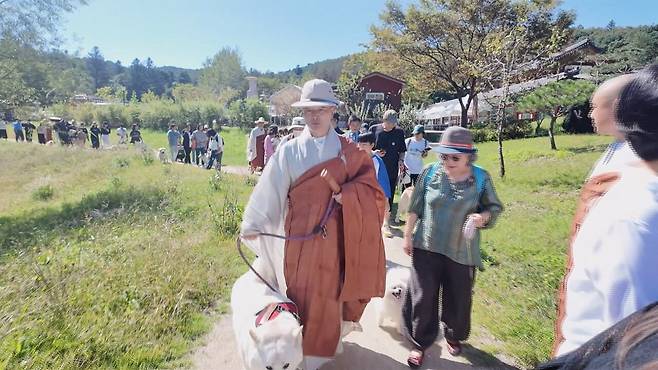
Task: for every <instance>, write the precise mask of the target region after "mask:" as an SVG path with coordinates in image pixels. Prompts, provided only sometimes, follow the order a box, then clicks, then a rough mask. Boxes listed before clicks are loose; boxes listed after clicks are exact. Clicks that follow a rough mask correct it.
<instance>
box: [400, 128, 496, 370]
mask: <svg viewBox="0 0 658 370" xmlns="http://www.w3.org/2000/svg"><path fill="white" fill-rule="evenodd" d="M433 151H436V152H438V154H439V161H437V162H435V163H433V164H430V165H428V166H427V167H426V168H425V169H424V170H423V171H422V172H421V173H420V176H419V177H418V182H417V183H416V187H415V188H414V192H413V194H412V196H411V201H410V205H409V213H408V220H407V224H406V227H405V232H404V244H403V245H404V252H405V253H406V254H408V255H410V256H413V258H412V266H411V276H410V279H409V286H408V288H407V294H406V297H405V301H404V304H403V308H402V313H403V326H404V329H405V332H406V335H407V338H408V339H409V341H410V342H411V343H412V345H413V347H414V348H413V350H412V351H411V353H410V354H409V357H408V359H407V362H408V364H409V366H410V367H412V368H417V367H420V366H421V365H422V362H423V356H424V351H425V349H427V348H428V347H430V346H431V345H432V344H434V342H435V341H436V338H437V335H438V333H439V327H440V322H443V323H444V326H445V333H444V336H445V338H446V341H447V348H448V352H449V353H450V354H451V355H453V356H457V355H459V354H460V353H461V350H462V347H461V342H462V341H464V340H466V339H468V336H469V333H470V327H471V305H472V292H473V284H474V282H475V269H476V268H482V259H481V256H480V232H479V230H480V229H483V228H489V227H492V226H493V224H494V222H495V221H496V218H497V217H498V215H499V214H500V213H501V212H502V210H503V206H502V204H501V202H500V200H499V199H498V196H497V195H496V191H495V189H494V186H493V182H492V180H491V177H490V176H489V173H488V172H487V171H485V170H484V169H482V168H480V167H478V166H475V165H474V164H473V162H475V160H476V159H477V155H476V152H477V150H476V149H475V147H474V146H473V138H472V135H471V132H470V131H469V130H467V129H465V128H462V127H459V126H452V127H449V128H448V129H447V130H446V131H445V132H444V133H443V135H442V137H441V141H440V142H439V144H438V145H437V146H436V147H435V148H433ZM439 312H440V313H441V315H440V316H439Z"/></svg>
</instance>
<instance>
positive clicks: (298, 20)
mask: <svg viewBox="0 0 658 370" xmlns="http://www.w3.org/2000/svg"><path fill="white" fill-rule="evenodd" d="M411 1H412V0H404V1H402V3H403V4H405V3H409V2H411ZM385 2H386V0H333V1H330V2H329V1H317V0H251V1H249V0H240V1H228V0H214V1H212V0H137V1H136V0H90V1H89V4H88V5H87V6H84V7H80V8H79V9H77V10H75V11H74V12H73V13H71V14H68V15H67V16H66V21H65V24H64V26H63V31H62V36H63V37H64V38H65V40H66V41H65V42H64V44H63V45H62V48H63V49H66V50H68V51H69V52H72V53H73V52H76V51H77V52H78V53H79V54H80V55H85V54H87V53H88V52H89V50H90V49H91V48H92V47H93V46H95V45H96V46H98V47H99V48H100V50H101V52H102V53H103V55H104V56H105V58H106V59H110V60H117V59H118V60H121V62H122V63H123V64H124V65H128V64H130V62H131V61H132V60H133V59H134V58H139V59H146V57H151V58H152V59H153V60H154V62H155V63H156V65H159V66H162V65H174V66H178V67H185V68H200V67H201V66H202V64H203V62H204V61H205V60H206V58H208V57H210V56H212V55H213V54H214V53H215V52H217V51H218V50H219V49H221V48H222V47H224V46H230V47H237V48H238V49H239V50H240V52H241V54H242V58H243V62H244V64H245V66H246V67H247V68H255V69H258V70H260V71H267V70H270V71H274V72H278V71H283V70H287V69H291V68H293V67H295V65H297V64H299V65H301V66H305V65H306V64H308V63H312V62H315V61H320V60H324V59H329V58H336V57H340V56H343V55H346V54H350V53H354V52H357V51H359V50H361V49H362V47H361V45H362V44H364V43H367V42H368V41H369V40H370V34H369V27H370V25H371V24H373V23H377V22H379V13H380V12H381V10H382V9H383V8H384V4H385ZM621 4H623V6H621ZM562 7H563V8H565V9H573V10H575V11H576V14H577V17H578V18H577V21H576V23H577V24H582V25H583V26H585V27H591V26H605V25H606V24H607V23H608V22H609V21H610V20H611V19H614V20H615V22H616V24H617V25H618V26H631V25H640V24H654V23H656V22H657V21H658V16H657V15H656V14H658V1H656V0H625V1H623V2H622V1H620V0H566V1H564V2H563V5H562Z"/></svg>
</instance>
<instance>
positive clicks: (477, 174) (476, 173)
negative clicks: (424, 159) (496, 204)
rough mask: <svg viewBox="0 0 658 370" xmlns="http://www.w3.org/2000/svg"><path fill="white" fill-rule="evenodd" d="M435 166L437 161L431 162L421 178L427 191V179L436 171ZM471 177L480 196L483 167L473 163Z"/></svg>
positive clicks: (482, 187) (482, 184) (482, 191)
mask: <svg viewBox="0 0 658 370" xmlns="http://www.w3.org/2000/svg"><path fill="white" fill-rule="evenodd" d="M437 168H439V162H434V163H432V165H431V167H430V169H429V171H427V174H426V175H425V178H424V179H423V181H425V191H427V189H428V187H429V181H430V179H431V178H432V177H433V176H434V173H436V170H437ZM473 177H474V178H475V188H476V189H477V192H478V194H479V196H482V193H484V181H485V176H484V169H483V168H482V167H480V166H476V165H473Z"/></svg>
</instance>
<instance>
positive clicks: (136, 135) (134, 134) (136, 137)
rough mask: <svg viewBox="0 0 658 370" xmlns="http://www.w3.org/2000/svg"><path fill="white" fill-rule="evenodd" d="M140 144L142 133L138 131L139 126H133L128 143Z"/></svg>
mask: <svg viewBox="0 0 658 370" xmlns="http://www.w3.org/2000/svg"><path fill="white" fill-rule="evenodd" d="M141 142H142V133H141V132H140V131H139V126H137V125H136V124H133V127H132V130H131V131H130V143H131V144H137V143H141Z"/></svg>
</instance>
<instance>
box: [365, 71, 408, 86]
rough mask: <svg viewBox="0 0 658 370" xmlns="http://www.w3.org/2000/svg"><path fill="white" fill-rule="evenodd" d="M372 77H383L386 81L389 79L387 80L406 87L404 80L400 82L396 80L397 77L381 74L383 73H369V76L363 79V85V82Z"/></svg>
mask: <svg viewBox="0 0 658 370" xmlns="http://www.w3.org/2000/svg"><path fill="white" fill-rule="evenodd" d="M371 77H382V78H385V79H387V80H390V81H393V82H395V83H397V84H400V85H402V86H404V85H406V82H404V81H402V80H399V79H397V78H395V77H392V76H389V75H387V74H383V73H381V72H372V73H369V74H367V75H365V76H363V78H361V83H363V81H365V80H367V79H369V78H371Z"/></svg>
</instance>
